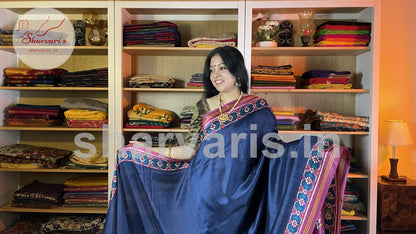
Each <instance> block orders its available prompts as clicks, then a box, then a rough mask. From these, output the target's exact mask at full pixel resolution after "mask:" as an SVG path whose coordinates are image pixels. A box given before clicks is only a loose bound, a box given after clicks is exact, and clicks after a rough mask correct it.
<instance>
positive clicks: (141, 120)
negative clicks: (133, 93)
mask: <svg viewBox="0 0 416 234" xmlns="http://www.w3.org/2000/svg"><path fill="white" fill-rule="evenodd" d="M127 117H128V118H129V121H128V122H127V123H126V128H150V129H151V128H156V129H161V128H169V127H173V126H175V125H178V121H179V117H178V116H177V115H176V113H175V112H173V111H170V110H165V109H161V108H157V107H154V106H152V105H149V104H146V103H138V104H136V105H134V106H133V108H132V109H130V110H129V111H128V112H127Z"/></svg>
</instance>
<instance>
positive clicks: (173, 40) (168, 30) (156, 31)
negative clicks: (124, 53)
mask: <svg viewBox="0 0 416 234" xmlns="http://www.w3.org/2000/svg"><path fill="white" fill-rule="evenodd" d="M123 44H124V45H125V46H133V45H134V46H180V33H179V30H178V26H177V25H176V24H174V23H172V22H169V21H161V22H157V23H150V24H138V25H124V26H123Z"/></svg>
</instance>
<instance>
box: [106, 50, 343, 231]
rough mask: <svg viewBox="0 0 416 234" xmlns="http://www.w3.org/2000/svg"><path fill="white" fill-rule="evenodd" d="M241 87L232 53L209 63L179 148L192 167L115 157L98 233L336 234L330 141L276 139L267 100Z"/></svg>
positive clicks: (139, 151) (338, 177)
mask: <svg viewBox="0 0 416 234" xmlns="http://www.w3.org/2000/svg"><path fill="white" fill-rule="evenodd" d="M247 84H248V74H247V71H246V69H245V66H244V59H243V56H242V55H241V53H240V52H239V51H238V50H237V49H235V48H232V47H219V48H216V49H214V50H213V51H212V52H211V53H210V54H209V55H208V57H207V59H206V62H205V67H204V87H205V98H204V99H202V100H201V101H199V102H198V103H197V107H198V108H197V110H198V111H197V113H195V114H194V117H193V120H192V125H193V128H192V129H191V132H194V133H195V132H196V133H198V136H199V138H198V139H199V140H198V141H197V142H196V144H195V147H192V144H190V145H188V146H187V148H186V149H187V150H184V152H190V153H189V155H191V157H192V159H190V160H179V159H174V158H175V155H176V154H177V149H178V148H175V150H173V151H172V149H171V150H170V151H169V150H168V151H167V152H165V153H164V155H169V154H170V156H174V157H173V158H172V157H167V156H164V155H161V154H158V153H156V152H146V149H143V148H140V147H137V146H134V145H129V146H126V147H124V148H123V149H121V150H120V151H119V153H118V158H117V168H116V171H115V176H114V179H113V191H112V195H111V197H112V199H111V203H110V207H109V210H108V213H107V221H106V225H105V233H181V234H182V233H192V234H194V233H284V232H289V233H296V232H298V233H311V232H313V231H314V229H315V228H317V227H320V228H319V229H320V230H321V231H323V230H324V228H325V229H327V230H329V231H334V232H338V231H339V230H338V229H337V228H338V227H339V221H340V220H339V218H340V214H339V212H340V209H339V208H340V204H341V200H340V199H338V198H339V196H335V195H336V194H338V195H339V194H343V191H342V188H343V187H344V185H345V175H346V170H347V169H348V166H347V165H348V152H346V151H344V148H342V147H341V148H340V149H341V153H342V155H343V157H332V152H333V148H331V147H332V146H331V145H330V142H329V141H324V140H317V139H316V138H315V137H313V138H310V137H309V138H308V137H305V138H302V139H300V140H298V141H293V142H290V143H284V142H282V141H280V140H279V137H278V135H277V123H276V119H275V117H274V115H273V113H272V111H271V109H270V108H269V106H268V104H267V102H266V100H264V99H262V98H259V97H257V96H254V95H249V94H247ZM191 135H192V134H191ZM190 139H191V137H190V138H188V139H187V140H188V141H187V142H188V143H189V142H192V140H190ZM194 139H195V138H194ZM311 146H313V147H312V150H311ZM182 149H185V148H182ZM305 152H306V154H305ZM296 155H297V157H294V156H296ZM340 161H342V163H340ZM341 164H342V165H341ZM339 165H341V166H340V167H338V166H339ZM334 176H335V179H334V180H333V178H334ZM331 182H333V183H331ZM338 185H341V186H338ZM328 192H331V196H328V198H327V201H326V202H327V204H326V205H325V206H324V202H325V198H326V195H327V194H328ZM322 207H325V208H326V209H325V210H323V209H322ZM324 215H325V216H324ZM331 216H332V217H331ZM322 217H327V220H323V219H322V220H321V219H320V218H322ZM318 224H319V225H318Z"/></svg>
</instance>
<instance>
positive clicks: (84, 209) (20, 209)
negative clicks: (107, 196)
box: [0, 204, 107, 214]
mask: <svg viewBox="0 0 416 234" xmlns="http://www.w3.org/2000/svg"><path fill="white" fill-rule="evenodd" d="M0 212H27V213H74V214H75V213H82V214H106V213H107V208H90V207H56V208H52V209H40V208H23V207H12V206H11V205H10V204H7V205H5V206H2V207H0Z"/></svg>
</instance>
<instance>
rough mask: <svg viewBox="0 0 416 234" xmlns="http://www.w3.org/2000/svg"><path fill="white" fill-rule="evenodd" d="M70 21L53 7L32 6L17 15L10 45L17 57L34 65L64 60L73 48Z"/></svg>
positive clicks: (46, 66)
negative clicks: (11, 44) (32, 7)
mask: <svg viewBox="0 0 416 234" xmlns="http://www.w3.org/2000/svg"><path fill="white" fill-rule="evenodd" d="M74 41H75V40H74V28H73V25H72V23H71V21H70V20H69V19H68V17H66V15H64V14H62V13H61V12H60V11H58V10H56V9H50V8H35V9H32V10H30V11H28V12H26V13H25V14H24V15H22V16H20V17H19V19H18V21H17V23H16V25H15V27H14V31H13V47H14V49H15V51H16V54H17V55H18V56H19V58H20V60H21V61H22V62H24V63H25V64H26V65H28V66H30V67H32V68H34V69H52V68H57V67H59V66H60V65H62V64H63V63H65V62H66V61H67V60H68V58H69V57H70V56H71V54H72V51H73V50H74Z"/></svg>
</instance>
